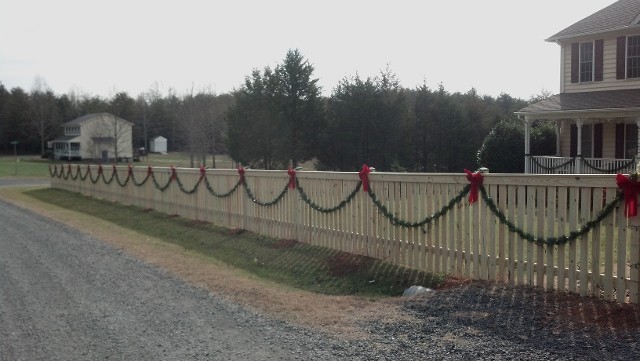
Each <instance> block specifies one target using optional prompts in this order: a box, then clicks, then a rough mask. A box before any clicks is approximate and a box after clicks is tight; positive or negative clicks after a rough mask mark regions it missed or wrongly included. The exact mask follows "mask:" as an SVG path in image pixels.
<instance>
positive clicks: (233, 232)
mask: <svg viewBox="0 0 640 361" xmlns="http://www.w3.org/2000/svg"><path fill="white" fill-rule="evenodd" d="M244 232H245V230H244V229H242V228H231V229H230V230H229V231H228V232H227V234H228V235H230V236H235V235H237V234H242V233H244Z"/></svg>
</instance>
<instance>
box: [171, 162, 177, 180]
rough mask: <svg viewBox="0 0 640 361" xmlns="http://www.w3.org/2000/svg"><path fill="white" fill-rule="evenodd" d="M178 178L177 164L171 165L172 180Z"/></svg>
mask: <svg viewBox="0 0 640 361" xmlns="http://www.w3.org/2000/svg"><path fill="white" fill-rule="evenodd" d="M176 178H178V175H177V174H176V167H175V166H173V165H172V166H171V180H176Z"/></svg>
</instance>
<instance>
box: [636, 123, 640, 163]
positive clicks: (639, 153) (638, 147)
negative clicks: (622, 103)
mask: <svg viewBox="0 0 640 361" xmlns="http://www.w3.org/2000/svg"><path fill="white" fill-rule="evenodd" d="M636 125H637V126H638V144H637V145H636V158H640V117H636Z"/></svg>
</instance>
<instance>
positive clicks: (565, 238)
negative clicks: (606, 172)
mask: <svg viewBox="0 0 640 361" xmlns="http://www.w3.org/2000/svg"><path fill="white" fill-rule="evenodd" d="M49 174H50V175H51V177H57V178H63V179H64V180H68V179H69V178H71V179H73V180H76V179H77V178H78V177H79V178H80V179H81V180H83V181H84V180H85V179H86V178H87V177H89V179H90V180H91V182H92V183H93V184H96V183H97V182H98V180H100V179H101V178H102V181H103V182H104V183H105V184H110V183H111V182H113V179H114V178H115V179H116V180H117V183H118V184H119V185H120V186H121V187H125V186H126V185H127V184H128V182H129V180H130V179H132V180H133V184H134V185H136V186H138V187H140V186H142V185H144V184H145V183H146V182H147V180H148V179H149V178H151V179H152V180H153V183H154V185H155V187H156V188H157V189H158V190H160V191H161V192H164V191H165V190H166V189H167V188H169V186H170V185H171V182H172V181H173V180H175V181H176V182H177V183H178V187H179V189H180V191H182V192H183V193H186V194H193V193H195V192H196V191H197V189H198V187H199V186H200V184H201V183H202V181H203V180H204V184H205V186H206V188H207V190H208V191H209V193H210V194H211V195H213V196H215V197H218V198H225V197H228V196H230V195H231V194H233V193H234V192H235V191H236V190H237V189H238V187H240V185H242V186H243V187H244V190H245V193H246V194H247V197H248V198H249V199H251V201H252V202H253V203H255V204H257V205H259V206H263V207H269V206H273V205H275V204H277V203H278V202H280V201H281V200H282V199H283V198H284V196H285V195H286V194H287V192H288V189H289V182H287V184H286V185H285V187H284V188H283V189H282V191H281V192H280V193H279V194H278V195H277V196H276V197H275V198H274V199H273V200H271V201H260V200H258V199H257V198H256V197H255V196H254V194H253V192H252V191H251V189H250V188H249V186H248V185H247V183H246V181H243V180H244V177H241V179H240V180H238V182H237V183H236V184H235V185H234V186H233V188H231V190H229V191H228V192H226V193H217V192H216V191H215V190H214V189H213V187H212V186H211V183H210V182H209V180H208V178H207V176H206V173H204V172H203V173H202V174H201V176H200V178H199V180H198V182H197V183H196V184H195V185H194V186H193V188H192V189H186V188H185V187H184V185H183V184H182V181H181V180H180V177H179V176H178V175H177V173H176V172H175V168H172V173H171V175H170V177H169V180H168V181H167V183H166V184H164V185H160V184H159V182H158V180H157V178H156V176H155V174H154V173H153V171H152V169H151V167H149V170H148V172H147V176H146V177H145V178H144V180H143V181H141V182H137V181H136V179H135V176H134V173H133V172H132V171H131V169H130V170H129V173H128V175H127V178H126V179H125V180H124V181H122V180H121V179H120V177H119V176H118V172H117V169H116V168H115V167H114V170H113V172H112V173H111V177H110V178H109V179H107V178H106V176H105V175H104V171H103V169H102V166H100V167H99V168H98V175H97V176H96V177H95V178H93V175H92V172H91V168H90V167H89V166H87V171H86V172H85V174H84V177H83V176H82V174H81V170H80V167H78V168H77V171H76V174H75V176H74V175H72V170H71V167H70V166H69V168H68V170H67V172H66V173H65V172H64V165H63V166H62V167H61V168H60V171H59V172H58V167H57V166H55V167H53V170H52V168H51V167H49ZM295 185H296V188H297V190H298V193H299V195H300V198H301V200H302V201H303V202H305V203H306V204H307V205H309V207H311V208H312V209H314V210H316V211H318V212H321V213H325V214H328V213H332V212H336V211H338V210H340V209H342V208H344V207H345V206H346V205H347V204H349V203H350V202H351V201H352V200H353V199H354V198H355V196H356V194H357V193H358V191H360V189H361V188H362V185H363V184H362V181H359V182H358V184H357V185H356V186H355V188H354V189H353V191H351V192H350V193H349V194H348V195H347V197H346V198H345V199H343V200H342V201H340V203H338V204H337V205H335V206H332V207H322V206H320V205H318V204H317V203H315V202H314V201H312V200H311V199H310V198H309V195H308V194H307V193H306V192H305V191H304V188H303V187H302V186H301V185H300V182H299V180H298V178H295ZM470 190H471V185H470V184H467V185H466V186H465V187H464V188H463V189H462V190H461V191H460V193H458V194H457V195H456V196H455V197H454V198H452V199H451V200H449V202H448V203H447V204H446V205H445V206H443V207H442V208H441V209H440V210H438V211H437V212H435V213H433V214H432V215H430V216H427V217H425V218H424V219H422V220H420V221H415V222H411V221H406V220H402V219H400V218H398V217H397V216H396V215H395V214H393V213H391V212H390V211H389V209H388V208H387V207H386V206H385V205H384V204H383V203H382V202H381V201H380V200H379V199H378V197H377V195H376V194H375V193H374V192H373V191H372V190H371V189H370V190H369V192H368V193H369V198H371V200H372V201H373V204H374V205H375V206H376V208H377V209H378V211H379V212H380V213H381V214H382V215H384V216H385V217H386V218H387V219H388V220H389V221H390V222H391V224H393V225H394V226H399V227H404V228H416V227H422V226H424V225H429V224H431V223H432V222H434V221H435V220H437V219H439V218H440V217H442V216H444V215H445V214H447V213H448V212H449V211H450V210H451V209H453V207H454V206H455V205H456V204H458V203H460V202H461V201H462V200H463V199H464V197H465V196H466V195H467V194H468V193H469V191H470ZM479 191H480V193H481V194H482V199H483V200H484V202H485V204H486V206H487V207H488V208H489V210H490V211H491V213H493V214H494V215H495V216H496V217H497V218H498V220H499V221H500V223H501V224H503V225H504V226H506V227H507V229H508V230H509V231H510V232H513V233H516V234H517V235H518V236H520V238H522V239H524V240H527V241H529V242H532V243H535V244H538V245H561V244H566V243H568V242H571V241H574V240H576V239H577V238H579V237H581V236H583V235H585V234H587V233H589V232H590V231H591V230H593V229H594V228H595V227H596V226H597V225H598V224H599V223H601V222H602V221H603V220H604V219H605V218H606V217H607V216H609V215H610V214H611V213H612V212H613V210H614V209H615V208H616V207H618V205H619V204H620V202H621V200H622V199H623V195H622V193H621V192H618V193H617V194H616V197H615V198H614V199H613V200H612V201H611V202H610V203H608V204H606V205H605V206H604V208H603V209H602V210H601V211H600V212H599V213H598V214H597V216H596V217H595V218H593V219H591V220H589V221H587V222H585V223H584V224H582V225H581V226H580V228H578V230H575V231H571V232H569V234H568V235H562V236H559V237H547V238H542V237H536V236H535V235H533V234H530V233H528V232H525V231H524V230H522V229H520V228H518V227H517V226H516V225H515V224H513V223H512V222H511V221H510V220H509V219H508V218H507V216H506V215H505V214H504V212H502V211H501V210H500V209H499V208H498V207H497V206H496V204H495V202H494V201H493V199H492V198H491V197H489V196H488V194H487V190H486V189H485V188H484V186H482V185H479Z"/></svg>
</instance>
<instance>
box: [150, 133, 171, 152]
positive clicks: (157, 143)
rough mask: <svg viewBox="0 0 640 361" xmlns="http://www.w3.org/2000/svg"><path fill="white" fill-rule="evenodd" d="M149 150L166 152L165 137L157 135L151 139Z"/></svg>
mask: <svg viewBox="0 0 640 361" xmlns="http://www.w3.org/2000/svg"><path fill="white" fill-rule="evenodd" d="M149 151H151V152H153V153H162V154H164V153H166V152H167V138H165V137H163V136H158V137H155V138H153V139H151V143H150V144H149Z"/></svg>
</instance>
